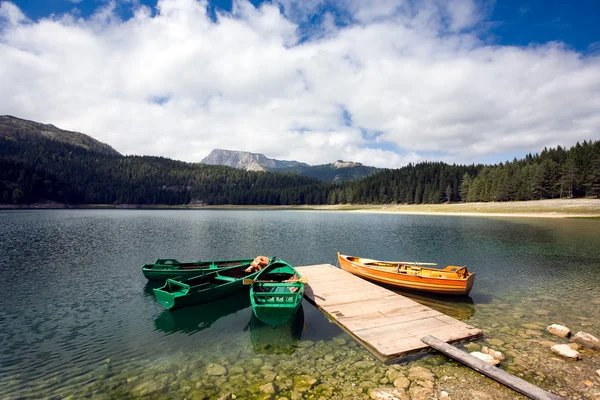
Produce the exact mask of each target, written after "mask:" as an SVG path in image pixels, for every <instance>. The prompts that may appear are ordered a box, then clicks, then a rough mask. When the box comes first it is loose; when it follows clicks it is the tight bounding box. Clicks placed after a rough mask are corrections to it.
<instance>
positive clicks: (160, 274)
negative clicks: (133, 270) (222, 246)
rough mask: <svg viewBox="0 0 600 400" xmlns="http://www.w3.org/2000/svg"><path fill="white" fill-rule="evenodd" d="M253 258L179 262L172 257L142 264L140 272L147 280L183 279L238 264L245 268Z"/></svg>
mask: <svg viewBox="0 0 600 400" xmlns="http://www.w3.org/2000/svg"><path fill="white" fill-rule="evenodd" d="M252 260H253V259H240V260H218V261H195V262H179V261H177V260H173V259H166V260H161V259H158V260H156V261H155V262H154V263H153V264H144V265H143V266H142V273H143V274H144V276H145V277H146V279H148V280H149V281H154V282H165V281H166V280H167V279H177V280H185V279H190V278H193V277H196V276H200V275H205V274H209V273H211V272H216V271H218V270H219V269H220V268H229V267H231V266H236V265H239V266H241V267H244V268H247V267H248V266H250V263H252Z"/></svg>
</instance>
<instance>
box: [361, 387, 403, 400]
mask: <svg viewBox="0 0 600 400" xmlns="http://www.w3.org/2000/svg"><path fill="white" fill-rule="evenodd" d="M367 394H368V395H369V397H370V398H371V399H373V400H410V397H409V396H408V395H407V394H406V392H405V391H404V390H401V389H397V388H388V387H376V388H371V389H369V391H368V392H367Z"/></svg>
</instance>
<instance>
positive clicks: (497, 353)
mask: <svg viewBox="0 0 600 400" xmlns="http://www.w3.org/2000/svg"><path fill="white" fill-rule="evenodd" d="M481 352H482V353H485V354H489V355H490V356H492V357H494V358H495V359H496V360H500V361H502V360H506V356H505V355H504V354H503V353H502V352H501V351H497V350H493V349H490V348H489V347H487V346H483V347H482V348H481Z"/></svg>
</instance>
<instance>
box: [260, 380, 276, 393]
mask: <svg viewBox="0 0 600 400" xmlns="http://www.w3.org/2000/svg"><path fill="white" fill-rule="evenodd" d="M258 390H260V392H261V393H267V394H275V393H276V392H277V387H276V386H275V385H274V384H273V383H272V382H269V383H265V384H264V385H262V386H259V387H258Z"/></svg>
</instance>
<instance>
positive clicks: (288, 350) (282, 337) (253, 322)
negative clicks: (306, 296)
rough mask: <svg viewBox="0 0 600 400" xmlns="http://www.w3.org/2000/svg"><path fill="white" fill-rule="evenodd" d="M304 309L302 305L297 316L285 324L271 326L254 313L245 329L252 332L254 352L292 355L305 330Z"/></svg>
mask: <svg viewBox="0 0 600 400" xmlns="http://www.w3.org/2000/svg"><path fill="white" fill-rule="evenodd" d="M304 326H305V324H304V308H303V306H302V305H300V307H299V308H298V311H296V314H295V315H294V316H293V317H292V318H290V319H289V320H288V321H287V322H286V323H285V324H283V325H278V326H270V325H267V324H265V323H264V322H262V321H261V320H260V319H258V318H257V317H256V316H255V315H254V313H252V317H251V318H250V322H248V325H247V326H246V328H245V329H248V328H249V330H250V338H251V340H252V346H253V348H254V351H255V352H256V353H259V354H292V353H294V352H295V351H296V343H297V342H298V341H299V340H300V337H301V336H302V331H303V330H304Z"/></svg>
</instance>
